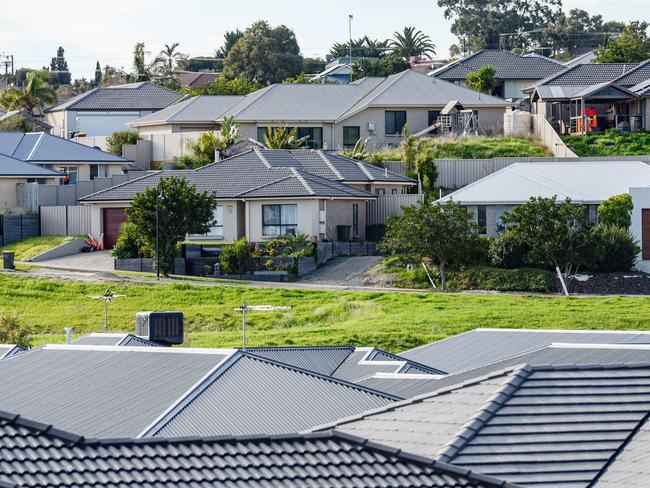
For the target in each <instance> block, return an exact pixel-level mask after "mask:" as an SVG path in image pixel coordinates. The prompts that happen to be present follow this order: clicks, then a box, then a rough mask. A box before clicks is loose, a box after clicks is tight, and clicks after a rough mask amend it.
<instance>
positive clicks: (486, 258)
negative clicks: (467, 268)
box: [469, 236, 494, 264]
mask: <svg viewBox="0 0 650 488" xmlns="http://www.w3.org/2000/svg"><path fill="white" fill-rule="evenodd" d="M492 241H494V238H492V237H482V236H481V237H479V238H478V239H475V240H474V241H473V242H472V249H471V253H470V255H469V262H470V263H473V264H489V263H490V248H491V247H492Z"/></svg>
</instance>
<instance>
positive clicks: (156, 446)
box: [0, 412, 512, 488]
mask: <svg viewBox="0 0 650 488" xmlns="http://www.w3.org/2000/svg"><path fill="white" fill-rule="evenodd" d="M0 449H1V450H2V452H3V460H2V462H1V465H2V468H3V469H2V470H0V485H1V486H14V485H20V486H43V485H45V484H46V485H48V486H63V485H71V484H74V485H75V486H81V487H87V486H109V487H111V486H128V485H133V486H135V485H137V486H154V485H155V486H181V485H182V486H190V487H198V486H208V485H209V486H286V487H303V486H326V485H327V486H331V485H334V484H336V485H337V486H412V487H439V488H457V487H458V488H460V487H469V486H471V487H474V488H497V487H503V488H508V487H510V486H512V485H508V484H504V483H503V482H502V481H500V480H496V479H492V478H489V477H486V476H483V475H480V474H475V473H472V472H469V471H467V470H465V469H461V468H458V467H455V466H451V465H448V464H444V463H440V462H437V461H433V460H431V459H425V458H421V457H418V456H413V455H409V454H406V453H403V452H400V451H396V450H394V449H391V448H386V447H384V446H381V445H378V444H374V443H369V442H367V441H365V440H363V439H359V438H356V437H353V436H349V435H345V434H341V433H337V432H324V433H312V434H302V435H300V434H291V435H284V436H264V437H262V436H257V437H229V438H184V439H174V440H167V439H166V440H164V441H161V440H156V439H146V440H136V441H134V440H129V439H121V440H104V441H96V440H87V439H84V438H80V437H79V436H77V435H75V434H72V433H69V432H65V431H61V430H58V429H56V428H55V427H52V426H50V425H46V424H40V423H37V422H34V421H31V420H28V419H24V418H23V417H20V416H16V415H12V414H8V413H4V412H0Z"/></svg>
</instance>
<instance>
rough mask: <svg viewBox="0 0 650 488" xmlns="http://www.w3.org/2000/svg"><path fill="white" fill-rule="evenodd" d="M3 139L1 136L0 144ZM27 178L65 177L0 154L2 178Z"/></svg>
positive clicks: (0, 174)
mask: <svg viewBox="0 0 650 488" xmlns="http://www.w3.org/2000/svg"><path fill="white" fill-rule="evenodd" d="M1 143H2V137H1V136H0V144H1ZM14 176H15V177H18V176H22V177H27V178H62V177H63V175H62V174H61V173H59V172H57V171H53V170H51V169H47V168H43V167H42V166H39V165H37V164H32V163H27V162H25V161H21V160H20V159H16V158H12V157H11V156H7V155H5V154H1V153H0V178H3V177H14Z"/></svg>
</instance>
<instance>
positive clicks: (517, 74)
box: [429, 49, 566, 99]
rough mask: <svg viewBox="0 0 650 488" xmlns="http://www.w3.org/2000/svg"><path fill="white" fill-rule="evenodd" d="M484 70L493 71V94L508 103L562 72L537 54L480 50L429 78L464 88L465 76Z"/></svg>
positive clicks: (433, 73) (555, 65)
mask: <svg viewBox="0 0 650 488" xmlns="http://www.w3.org/2000/svg"><path fill="white" fill-rule="evenodd" d="M484 66H492V67H493V68H494V69H495V71H496V73H495V75H494V78H495V80H496V82H497V84H496V87H495V93H496V94H497V95H498V96H500V97H502V98H510V99H519V98H523V97H525V96H526V94H525V93H524V92H523V89H524V88H525V87H527V86H529V85H531V84H532V83H534V82H536V81H539V80H542V79H544V78H547V77H549V76H551V75H553V74H555V73H559V72H561V71H564V70H565V69H566V66H564V65H563V64H562V63H560V62H559V61H555V60H554V59H551V58H547V57H545V56H539V55H537V54H526V55H523V56H520V55H518V54H513V53H511V52H510V51H504V50H500V49H481V50H480V51H476V52H475V53H473V54H470V55H469V56H466V57H464V58H461V59H458V60H456V61H452V62H451V63H449V64H447V65H445V66H442V67H441V68H438V69H435V70H433V71H431V72H430V73H429V74H430V75H431V76H433V77H434V78H438V79H440V80H446V81H450V82H452V83H455V84H457V85H461V86H465V85H466V80H467V75H469V74H470V73H473V72H474V71H478V70H479V69H481V68H482V67H484Z"/></svg>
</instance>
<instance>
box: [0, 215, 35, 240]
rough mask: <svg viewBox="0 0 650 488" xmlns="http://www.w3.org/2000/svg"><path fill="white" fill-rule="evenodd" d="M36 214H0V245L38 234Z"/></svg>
mask: <svg viewBox="0 0 650 488" xmlns="http://www.w3.org/2000/svg"><path fill="white" fill-rule="evenodd" d="M38 231H39V229H38V215H31V214H30V215H0V245H7V244H11V243H12V242H16V241H21V240H23V239H27V238H28V237H36V236H38V235H39V232H38Z"/></svg>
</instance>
